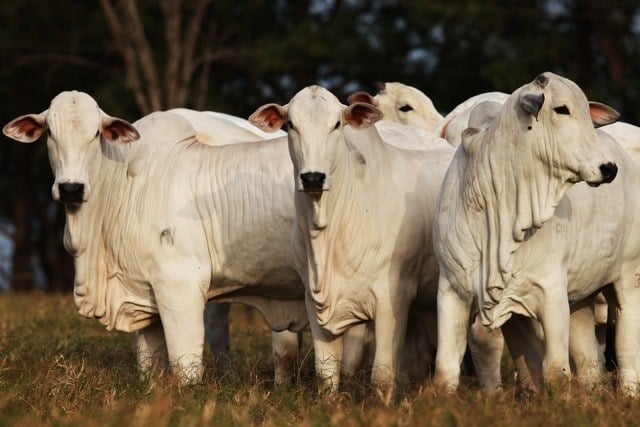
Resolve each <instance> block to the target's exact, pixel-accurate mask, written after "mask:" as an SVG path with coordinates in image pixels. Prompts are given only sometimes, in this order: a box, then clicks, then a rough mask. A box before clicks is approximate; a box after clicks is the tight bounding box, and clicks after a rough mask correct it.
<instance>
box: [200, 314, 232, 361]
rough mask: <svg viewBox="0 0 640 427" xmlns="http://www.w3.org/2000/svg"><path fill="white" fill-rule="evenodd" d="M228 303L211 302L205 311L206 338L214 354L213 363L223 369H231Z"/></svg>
mask: <svg viewBox="0 0 640 427" xmlns="http://www.w3.org/2000/svg"><path fill="white" fill-rule="evenodd" d="M230 307H231V304H230V303H228V302H210V303H208V304H207V306H206V308H205V311H204V323H205V330H204V332H205V336H206V338H207V343H209V348H210V349H211V353H212V354H213V361H214V362H215V364H216V366H217V367H218V368H221V369H226V368H228V367H229V364H230V362H231V359H230V356H231V348H230V345H229V341H230V340H229V309H230Z"/></svg>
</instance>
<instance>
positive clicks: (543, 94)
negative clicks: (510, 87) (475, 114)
mask: <svg viewBox="0 0 640 427" xmlns="http://www.w3.org/2000/svg"><path fill="white" fill-rule="evenodd" d="M509 104H511V105H509ZM506 106H507V109H508V110H509V109H510V110H511V111H514V112H515V116H516V120H514V121H513V123H514V124H516V126H518V129H513V128H512V130H514V131H515V132H516V134H517V135H518V139H517V140H518V142H517V144H518V145H520V147H519V148H520V150H519V151H520V153H521V154H524V153H527V152H529V153H532V154H533V155H534V156H535V157H536V158H537V159H538V160H539V161H541V162H542V163H543V164H544V165H545V166H546V167H548V168H549V170H550V173H552V174H553V175H554V176H556V177H558V178H559V179H561V180H562V181H563V182H577V181H586V182H587V183H588V184H589V185H592V186H597V185H600V184H602V183H608V182H611V181H613V179H614V178H615V176H616V173H617V167H616V164H615V162H614V160H613V158H612V157H611V155H610V154H609V153H606V152H605V150H604V149H603V148H602V147H601V146H599V144H598V137H597V134H596V131H595V129H594V126H595V127H598V126H602V125H606V124H609V123H613V122H614V121H616V120H617V119H618V117H619V114H618V112H617V111H615V110H614V109H613V108H611V107H608V106H606V105H603V104H599V103H593V102H592V103H589V102H588V101H587V98H586V96H585V95H584V93H583V92H582V90H580V88H579V87H578V86H577V85H576V84H575V83H574V82H572V81H571V80H568V79H565V78H562V77H560V76H557V75H555V74H553V73H548V72H547V73H543V74H540V75H539V76H538V77H536V79H535V80H534V81H533V82H531V83H529V84H527V85H525V86H522V87H521V88H520V89H518V90H517V91H516V92H514V93H513V95H512V96H511V97H510V98H509V100H508V101H507V105H506ZM511 117H513V116H511ZM509 120H513V119H512V118H511V119H509Z"/></svg>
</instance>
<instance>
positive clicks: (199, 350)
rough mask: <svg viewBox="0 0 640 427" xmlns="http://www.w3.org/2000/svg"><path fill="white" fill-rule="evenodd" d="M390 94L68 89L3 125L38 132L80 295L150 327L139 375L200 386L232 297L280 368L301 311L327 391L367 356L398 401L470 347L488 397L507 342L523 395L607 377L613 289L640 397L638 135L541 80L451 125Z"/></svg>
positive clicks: (483, 100)
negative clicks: (257, 103)
mask: <svg viewBox="0 0 640 427" xmlns="http://www.w3.org/2000/svg"><path fill="white" fill-rule="evenodd" d="M378 89H379V93H378V94H376V95H375V96H371V95H368V94H366V93H362V92H359V93H355V94H353V95H352V96H351V97H349V100H348V102H349V103H348V105H344V104H342V103H341V102H340V101H339V100H338V99H337V98H336V97H335V96H334V95H333V94H332V93H331V92H329V91H328V90H326V89H324V88H322V87H320V86H310V87H307V88H304V89H303V90H301V91H300V92H298V93H297V94H296V95H295V96H294V97H293V98H292V99H291V100H290V101H289V102H288V103H287V104H286V105H278V104H266V105H264V106H262V107H259V108H258V109H257V110H256V111H255V112H254V113H253V114H252V115H251V116H250V117H249V120H248V121H246V120H243V119H240V118H237V117H233V116H228V115H225V114H220V113H213V112H199V111H193V110H187V109H174V110H169V111H165V112H155V113H152V114H150V115H148V116H145V117H143V118H141V119H140V120H138V121H136V122H135V123H133V124H130V123H128V122H126V121H125V120H122V119H119V118H115V117H111V116H109V115H108V114H106V113H105V112H104V111H102V110H101V109H100V107H99V106H98V104H97V103H96V101H95V100H94V99H93V98H92V97H91V96H89V95H87V94H85V93H81V92H76V91H71V92H62V93H60V94H59V95H58V96H56V97H55V98H54V99H53V100H52V101H51V105H50V106H49V108H48V109H47V110H45V111H44V112H43V113H40V114H28V115H24V116H20V117H18V118H16V119H14V120H12V121H11V122H10V123H9V124H7V125H6V126H5V127H4V129H3V132H4V134H5V135H7V136H8V137H10V138H13V139H15V140H17V141H19V142H23V143H31V142H35V141H36V140H38V139H39V138H40V137H41V136H43V135H46V141H47V147H48V152H49V159H50V163H51V168H52V170H53V174H54V183H53V187H52V195H53V198H54V199H55V200H56V201H59V202H60V203H62V204H63V205H64V207H65V212H66V227H65V233H64V244H65V247H66V249H67V250H68V251H69V252H70V253H71V254H72V255H73V257H74V261H75V282H74V298H75V302H76V305H77V307H78V310H79V312H80V314H82V315H83V316H87V317H94V318H96V319H98V320H99V321H100V322H101V323H102V324H103V325H105V326H106V327H107V328H108V329H117V330H122V331H128V332H135V334H136V347H137V357H138V365H139V368H140V369H141V370H142V371H149V370H151V369H153V368H154V367H155V366H164V365H168V366H169V367H170V368H171V370H172V372H174V373H175V374H176V375H178V376H179V378H180V379H181V380H182V381H183V382H185V383H192V382H197V381H199V380H200V378H201V375H202V369H203V360H202V357H203V345H204V342H205V333H206V332H207V331H213V330H215V331H217V332H216V333H215V334H211V333H209V334H208V335H210V336H208V339H209V341H210V342H211V341H216V340H217V342H218V344H216V345H217V346H218V347H219V348H228V334H225V331H226V328H227V325H228V317H227V316H228V311H226V310H225V309H224V308H222V309H218V310H216V308H220V307H224V306H219V305H218V304H217V303H229V302H233V303H242V304H246V305H249V306H252V307H255V308H256V309H257V310H258V311H259V312H260V313H262V315H263V316H264V318H265V320H266V323H267V324H268V325H269V327H270V328H271V329H272V331H273V341H272V343H273V354H274V365H275V382H276V383H282V382H284V381H286V380H287V379H288V378H289V377H290V373H291V369H292V365H291V361H292V360H293V359H294V356H295V354H296V352H297V351H298V348H299V334H298V332H300V331H301V330H303V329H305V328H306V327H307V326H309V327H310V329H311V334H312V338H313V347H314V355H315V369H316V374H317V376H318V378H319V379H320V381H321V386H322V389H324V390H326V391H327V392H330V393H331V392H335V391H337V390H338V389H339V384H340V378H341V375H350V374H352V373H353V372H354V370H355V369H357V368H358V366H359V365H361V364H363V363H366V361H365V359H366V358H365V355H366V354H367V353H368V352H372V360H371V361H370V363H371V367H372V384H373V386H374V390H375V392H376V394H377V395H378V396H379V398H380V399H381V400H382V401H383V402H384V403H386V404H389V403H390V402H392V401H393V398H394V395H395V391H396V388H397V385H398V383H399V382H400V381H402V380H403V379H406V378H407V377H414V376H415V375H426V374H428V373H434V374H435V375H434V380H435V382H436V383H437V384H439V385H440V386H441V387H443V388H444V389H445V390H447V391H454V390H455V389H456V388H457V386H458V384H459V382H460V374H461V366H462V362H463V356H464V354H465V352H466V351H467V350H468V351H469V352H470V354H471V356H472V358H473V361H474V365H475V371H476V373H477V376H478V379H479V382H480V384H481V385H482V387H483V389H484V390H485V391H486V392H488V393H493V392H495V391H497V390H499V389H500V387H501V384H502V380H501V375H500V361H501V357H502V353H503V347H504V345H505V344H506V346H507V348H508V350H509V353H510V354H511V356H512V357H513V360H514V363H515V366H516V368H517V370H518V374H519V379H520V382H521V384H522V385H523V386H524V387H527V388H529V389H531V390H534V391H540V390H542V389H543V387H544V384H545V382H549V381H556V380H561V381H562V380H563V379H565V378H568V377H569V376H570V375H571V373H572V372H573V374H575V375H576V376H577V378H578V379H579V380H581V382H583V383H585V384H594V383H596V382H597V381H598V380H599V379H600V376H601V373H602V371H603V366H604V360H603V352H602V341H603V339H602V336H601V335H602V334H601V332H597V330H596V328H597V325H598V324H601V323H602V322H603V321H606V311H607V304H608V305H609V306H610V307H609V313H612V314H613V315H615V326H616V329H615V332H616V348H615V350H616V353H617V360H618V366H617V368H618V381H619V386H620V389H621V390H622V391H624V392H626V393H629V394H633V395H635V394H637V393H638V387H639V384H640V376H639V375H640V286H639V283H640V238H639V237H638V236H640V215H638V213H640V193H638V188H640V166H638V165H639V163H640V129H639V128H637V127H635V126H633V125H629V124H625V123H615V124H612V123H613V122H615V121H616V120H617V118H618V113H617V112H616V111H615V110H613V109H612V108H610V107H607V106H605V105H603V104H599V103H595V102H589V101H588V100H587V98H586V97H585V95H584V93H583V92H582V91H581V90H580V88H579V87H578V86H577V85H576V84H575V83H573V82H572V81H570V80H568V79H566V78H563V77H560V76H558V75H555V74H553V73H548V72H547V73H543V74H540V75H539V76H537V77H536V78H535V79H534V80H533V81H532V82H531V83H528V84H525V85H523V86H522V87H520V88H518V89H517V90H515V91H514V92H513V93H512V94H511V95H507V94H503V93H498V92H492V93H486V94H480V95H477V96H474V97H472V98H470V99H469V100H467V101H465V102H463V103H462V104H460V105H459V106H458V107H457V108H455V109H454V110H452V111H451V113H449V114H448V115H446V116H445V117H443V116H442V115H441V114H440V113H439V112H438V111H437V110H436V108H435V107H434V105H433V103H432V102H431V100H430V99H429V98H428V97H427V96H426V95H424V94H423V93H422V92H420V91H419V90H417V89H415V88H412V87H408V86H405V85H403V84H400V83H386V84H380V85H379V87H378ZM250 123H251V124H253V125H255V127H254V126H251V124H250ZM600 127H601V128H600ZM596 128H600V129H596ZM281 129H286V132H283V131H282V130H281ZM582 181H584V182H582ZM207 307H208V308H207ZM603 307H604V310H602V308H603ZM205 308H207V310H208V311H210V313H208V314H207V316H204V313H205ZM602 311H604V312H605V314H602ZM216 313H217V314H216ZM610 320H611V319H610Z"/></svg>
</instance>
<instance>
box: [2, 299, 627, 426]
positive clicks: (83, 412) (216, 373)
mask: <svg viewBox="0 0 640 427" xmlns="http://www.w3.org/2000/svg"><path fill="white" fill-rule="evenodd" d="M231 331H232V343H231V344H232V359H233V363H232V366H231V368H229V369H226V370H224V371H222V370H219V369H216V367H215V364H214V363H213V361H212V358H211V355H210V354H209V353H208V350H207V352H206V353H205V359H206V368H205V375H204V380H203V382H202V384H199V385H195V386H187V387H182V386H180V385H178V384H177V383H176V382H175V381H174V380H173V379H172V378H171V377H169V376H166V375H165V376H162V375H160V376H154V377H152V378H147V379H143V378H140V376H139V375H138V373H137V371H136V368H135V364H136V361H135V353H134V348H133V337H132V336H131V335H129V334H126V333H121V332H109V331H106V330H105V329H104V328H103V327H102V326H101V325H100V324H99V323H98V322H97V321H95V320H92V319H85V318H83V317H81V316H80V315H78V314H77V312H76V309H75V306H74V304H73V299H72V297H71V296H70V295H64V296H61V295H51V294H42V293H32V294H27V295H14V294H0V427H1V426H5V425H7V426H8V425H18V426H29V425H60V426H75V425H78V426H103V425H107V426H121V425H132V426H138V425H139V426H149V425H172V426H174V425H175V426H195V425H216V426H221V425H222V426H224V425H267V426H272V425H275V426H291V425H303V426H325V425H339V426H341V427H346V426H429V425H436V426H440V425H444V426H489V425H491V426H513V425H517V426H549V425H562V426H565V425H566V426H609V425H611V426H625V425H628V426H636V425H639V424H640V405H638V400H637V399H633V398H628V397H622V396H619V395H618V394H617V393H616V392H615V391H614V390H613V388H612V387H611V385H610V384H611V383H612V382H613V377H612V376H611V375H609V376H608V377H607V378H606V380H605V383H604V384H603V385H602V386H601V387H599V388H598V389H597V390H585V389H582V388H580V387H578V386H577V385H573V386H572V387H571V392H570V393H568V394H566V393H564V394H563V393H553V392H551V391H550V392H549V393H546V394H545V395H544V396H537V397H533V398H531V397H524V396H522V395H520V394H519V393H517V392H516V387H515V386H514V381H513V373H512V372H510V369H509V368H508V359H507V358H505V377H506V378H507V381H506V384H505V391H504V392H503V393H501V394H500V395H498V396H495V397H484V396H482V395H481V394H480V392H479V391H478V389H477V387H476V386H475V385H474V384H467V385H465V386H463V387H461V390H460V392H459V393H458V394H457V395H455V396H447V395H444V394H442V393H439V392H438V391H437V390H436V389H435V388H433V387H432V386H431V385H429V384H428V383H426V384H418V385H414V386H411V387H407V388H405V389H403V390H402V391H401V393H400V396H399V398H398V401H397V403H396V404H395V405H393V406H391V407H384V406H382V405H381V404H380V403H379V402H378V401H377V399H376V398H375V396H374V395H373V393H372V392H371V390H370V388H369V387H368V386H367V378H366V375H365V374H363V375H361V376H359V377H358V378H355V379H353V380H351V381H350V382H349V383H348V384H346V385H345V386H344V387H343V388H342V392H341V394H340V395H339V396H338V398H335V399H332V400H328V399H325V398H323V397H321V396H320V395H318V394H317V391H316V390H317V384H316V382H315V379H314V375H313V355H312V351H311V345H310V339H309V336H308V333H306V336H305V345H304V347H303V349H302V352H301V356H300V358H299V360H297V362H296V373H295V378H293V381H292V383H291V385H289V386H283V387H279V388H274V387H273V383H272V380H271V378H272V367H271V353H270V352H271V350H270V334H269V332H268V330H267V328H266V327H265V325H264V323H263V322H262V320H261V318H260V316H259V315H258V314H256V313H255V312H253V311H250V310H248V309H245V308H243V307H241V306H235V307H234V308H233V309H232V323H231Z"/></svg>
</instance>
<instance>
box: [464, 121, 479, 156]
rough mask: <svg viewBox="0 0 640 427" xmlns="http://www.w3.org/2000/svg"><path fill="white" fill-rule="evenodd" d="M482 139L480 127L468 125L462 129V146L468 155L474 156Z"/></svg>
mask: <svg viewBox="0 0 640 427" xmlns="http://www.w3.org/2000/svg"><path fill="white" fill-rule="evenodd" d="M480 140H481V137H480V129H478V128H474V127H468V128H466V129H465V130H463V131H462V148H464V151H465V152H466V153H467V154H468V155H470V156H473V155H474V154H475V153H476V151H477V150H478V146H479V145H480Z"/></svg>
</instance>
